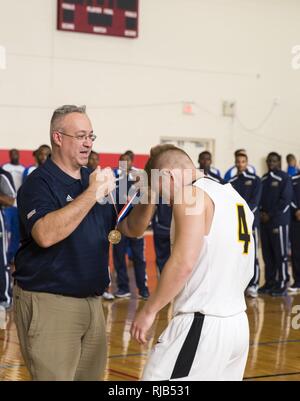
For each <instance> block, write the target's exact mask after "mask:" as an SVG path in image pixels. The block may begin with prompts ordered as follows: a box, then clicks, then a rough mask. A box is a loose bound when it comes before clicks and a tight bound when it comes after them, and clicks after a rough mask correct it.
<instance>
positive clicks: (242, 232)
mask: <svg viewBox="0 0 300 401" xmlns="http://www.w3.org/2000/svg"><path fill="white" fill-rule="evenodd" d="M236 206H237V214H238V240H239V242H243V243H244V252H243V253H244V254H248V250H249V244H250V241H251V236H250V233H249V230H248V226H247V220H246V213H245V209H244V205H236Z"/></svg>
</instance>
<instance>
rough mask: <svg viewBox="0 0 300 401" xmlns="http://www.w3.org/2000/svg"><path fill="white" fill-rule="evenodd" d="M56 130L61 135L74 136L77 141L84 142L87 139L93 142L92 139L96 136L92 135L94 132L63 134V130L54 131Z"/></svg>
mask: <svg viewBox="0 0 300 401" xmlns="http://www.w3.org/2000/svg"><path fill="white" fill-rule="evenodd" d="M56 132H58V133H59V134H61V135H65V136H69V137H71V138H75V139H77V140H78V141H79V142H84V141H86V140H87V139H89V140H90V141H92V142H94V140H95V139H96V138H97V135H94V134H83V135H78V136H75V135H69V134H65V133H64V132H61V131H56Z"/></svg>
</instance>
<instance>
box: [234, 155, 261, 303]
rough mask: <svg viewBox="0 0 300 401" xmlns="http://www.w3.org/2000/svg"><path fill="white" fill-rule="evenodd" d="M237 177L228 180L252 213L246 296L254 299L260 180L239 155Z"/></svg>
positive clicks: (256, 274)
mask: <svg viewBox="0 0 300 401" xmlns="http://www.w3.org/2000/svg"><path fill="white" fill-rule="evenodd" d="M235 164H236V168H237V170H238V173H237V175H235V176H234V177H233V178H231V179H230V180H229V183H230V184H231V185H232V186H233V188H234V189H235V190H236V191H237V192H238V193H239V194H240V195H241V196H242V197H243V198H244V199H245V201H246V202H247V203H248V205H249V207H250V209H251V211H252V212H253V213H254V222H253V227H252V233H253V238H254V244H255V261H254V275H253V278H252V280H251V281H250V283H249V286H248V288H247V290H246V295H248V296H250V297H252V298H256V297H257V290H258V284H259V278H260V269H259V260H258V249H257V248H258V231H259V204H260V199H261V191H262V186H261V181H260V178H259V177H258V176H257V175H255V174H252V173H249V171H248V170H247V165H248V156H247V155H246V154H242V153H240V154H239V155H238V156H237V157H236V162H235Z"/></svg>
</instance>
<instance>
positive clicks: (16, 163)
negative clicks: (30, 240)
mask: <svg viewBox="0 0 300 401" xmlns="http://www.w3.org/2000/svg"><path fill="white" fill-rule="evenodd" d="M9 159H10V162H9V163H5V164H4V165H3V166H2V168H3V169H4V170H5V171H7V172H8V173H10V174H11V176H12V179H13V182H14V187H15V190H16V192H18V190H19V188H20V186H21V185H22V177H23V173H24V170H25V167H24V166H23V165H22V164H20V152H19V151H18V150H17V149H11V150H10V151H9ZM4 220H5V225H6V230H7V236H8V251H7V259H8V263H9V264H13V263H14V257H15V255H16V253H17V250H18V249H19V245H20V234H19V219H18V210H17V204H16V202H15V203H14V204H13V205H12V206H10V207H6V208H5V209H4Z"/></svg>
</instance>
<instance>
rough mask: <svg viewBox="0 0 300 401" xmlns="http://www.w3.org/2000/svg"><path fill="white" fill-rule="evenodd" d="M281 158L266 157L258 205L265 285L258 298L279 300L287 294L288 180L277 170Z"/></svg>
mask: <svg viewBox="0 0 300 401" xmlns="http://www.w3.org/2000/svg"><path fill="white" fill-rule="evenodd" d="M280 165H281V157H280V155H279V154H278V153H276V152H271V153H269V155H268V157H267V166H268V170H269V171H268V173H267V174H265V175H264V176H263V177H262V179H261V181H262V197H261V205H260V219H261V244H262V253H263V259H264V263H265V284H264V285H263V286H262V287H261V288H260V289H259V290H258V292H259V293H260V294H271V295H272V296H282V295H286V293H287V283H288V282H289V274H288V243H289V224H290V205H291V201H292V195H293V188H292V182H291V178H290V177H289V176H288V174H287V173H285V172H284V171H282V170H281V169H280Z"/></svg>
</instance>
